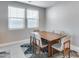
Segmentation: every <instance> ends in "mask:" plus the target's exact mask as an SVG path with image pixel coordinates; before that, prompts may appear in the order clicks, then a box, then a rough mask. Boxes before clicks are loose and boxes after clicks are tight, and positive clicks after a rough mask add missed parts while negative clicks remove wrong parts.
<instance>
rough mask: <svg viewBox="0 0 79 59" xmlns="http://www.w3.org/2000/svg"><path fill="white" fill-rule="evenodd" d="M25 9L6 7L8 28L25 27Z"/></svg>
mask: <svg viewBox="0 0 79 59" xmlns="http://www.w3.org/2000/svg"><path fill="white" fill-rule="evenodd" d="M24 22H25V9H23V8H17V7H12V6H9V7H8V28H9V29H22V28H24V27H25V23H24Z"/></svg>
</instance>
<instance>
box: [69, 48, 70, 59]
mask: <svg viewBox="0 0 79 59" xmlns="http://www.w3.org/2000/svg"><path fill="white" fill-rule="evenodd" d="M69 58H70V50H69Z"/></svg>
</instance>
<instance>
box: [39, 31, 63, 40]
mask: <svg viewBox="0 0 79 59" xmlns="http://www.w3.org/2000/svg"><path fill="white" fill-rule="evenodd" d="M38 33H39V34H40V35H41V38H44V39H46V40H48V41H53V40H56V39H59V38H61V37H62V36H61V35H59V34H57V33H53V32H46V31H40V32H38Z"/></svg>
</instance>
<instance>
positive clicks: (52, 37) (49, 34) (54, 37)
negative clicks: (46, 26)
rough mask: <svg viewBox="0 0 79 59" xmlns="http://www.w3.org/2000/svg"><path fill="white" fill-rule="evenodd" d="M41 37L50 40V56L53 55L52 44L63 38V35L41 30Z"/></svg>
mask: <svg viewBox="0 0 79 59" xmlns="http://www.w3.org/2000/svg"><path fill="white" fill-rule="evenodd" d="M39 34H40V36H41V38H43V39H45V40H47V41H48V57H51V56H52V52H53V51H52V47H51V46H52V45H53V44H55V43H57V42H58V40H59V39H60V38H62V36H61V35H59V34H57V33H53V32H47V31H40V32H39Z"/></svg>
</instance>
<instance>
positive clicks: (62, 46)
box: [52, 37, 70, 57]
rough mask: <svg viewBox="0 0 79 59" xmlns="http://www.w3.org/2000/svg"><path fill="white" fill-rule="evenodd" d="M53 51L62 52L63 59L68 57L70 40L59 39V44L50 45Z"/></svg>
mask: <svg viewBox="0 0 79 59" xmlns="http://www.w3.org/2000/svg"><path fill="white" fill-rule="evenodd" d="M52 48H53V49H56V50H58V51H60V52H63V57H66V56H67V55H68V57H70V40H69V37H64V38H62V39H61V43H56V44H54V45H52Z"/></svg>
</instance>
